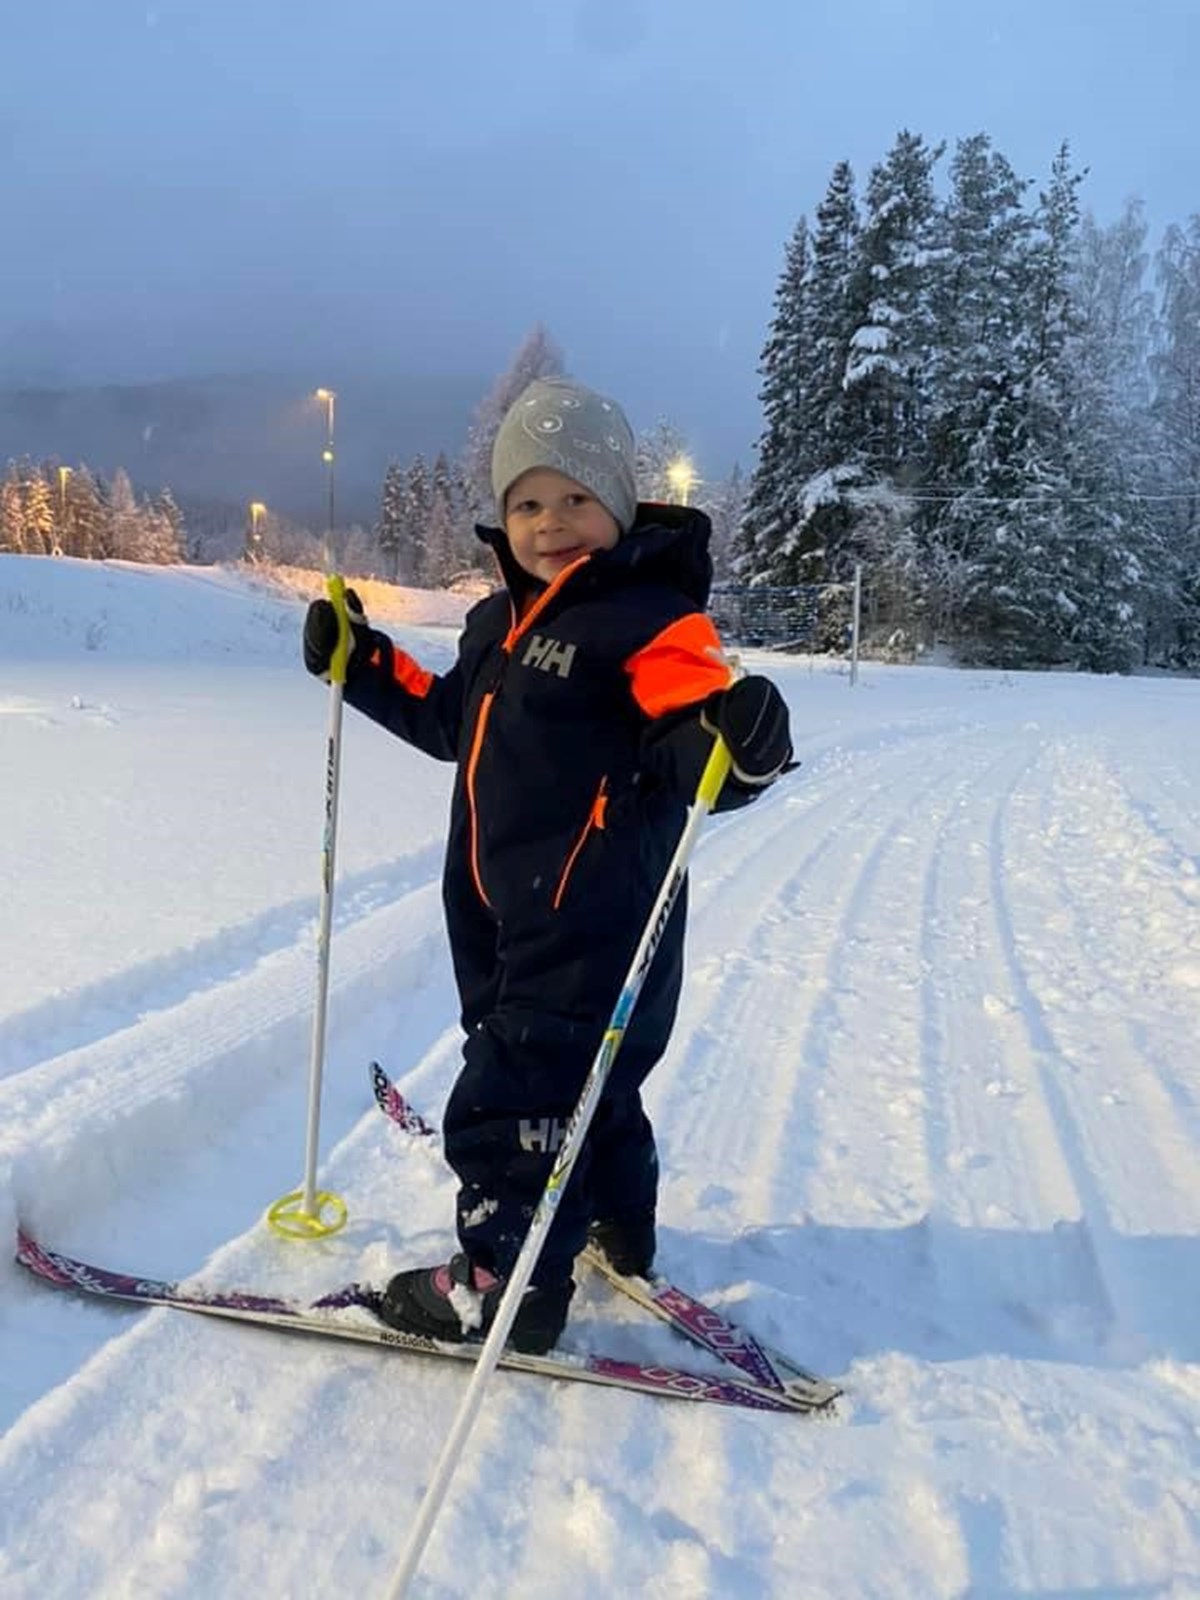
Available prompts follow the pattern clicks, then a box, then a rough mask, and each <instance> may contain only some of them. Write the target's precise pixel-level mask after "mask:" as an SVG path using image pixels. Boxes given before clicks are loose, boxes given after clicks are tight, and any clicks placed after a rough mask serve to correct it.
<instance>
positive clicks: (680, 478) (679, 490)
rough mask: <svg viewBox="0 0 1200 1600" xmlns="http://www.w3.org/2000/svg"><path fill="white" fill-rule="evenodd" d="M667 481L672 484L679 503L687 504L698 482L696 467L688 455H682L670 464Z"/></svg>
mask: <svg viewBox="0 0 1200 1600" xmlns="http://www.w3.org/2000/svg"><path fill="white" fill-rule="evenodd" d="M667 482H668V483H669V484H670V485H671V488H672V490H673V491H674V494H675V498H676V500H677V501H678V503H679V504H680V505H681V506H686V505H687V504H688V500H689V496H690V495H691V492H692V488H693V486H694V484H695V482H696V469H695V467H693V466H692V463H691V462H690V461H689V460H688V458H687V457H686V456H680V457H679V458H678V460H676V461H672V462H671V464H670V466H668V468H667Z"/></svg>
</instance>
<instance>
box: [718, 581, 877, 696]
mask: <svg viewBox="0 0 1200 1600" xmlns="http://www.w3.org/2000/svg"><path fill="white" fill-rule="evenodd" d="M861 594H862V572H861V568H856V569H855V574H854V579H853V581H852V582H850V583H804V584H795V585H789V586H778V585H767V584H761V585H752V584H737V583H718V584H714V585H713V590H712V594H711V596H710V597H709V602H708V609H709V614H710V615H711V617H712V619H713V622H714V623H715V625H716V628H717V632H718V633H719V634H720V635H721V636H722V638H724V639H728V640H729V641H730V642H732V643H734V644H740V645H748V646H751V647H753V648H758V649H767V650H796V651H807V652H811V653H812V654H814V655H837V656H847V657H848V658H849V659H850V663H851V670H852V675H853V673H854V672H855V671H856V670H857V665H858V642H859V621H860V613H861Z"/></svg>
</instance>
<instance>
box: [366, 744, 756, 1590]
mask: <svg viewBox="0 0 1200 1600" xmlns="http://www.w3.org/2000/svg"><path fill="white" fill-rule="evenodd" d="M728 773H729V750H728V747H727V746H726V744H725V742H724V740H723V739H720V738H718V739H717V740H716V741H715V742H714V744H713V748H712V752H711V754H710V755H709V758H708V761H707V763H706V764H705V768H704V772H703V773H702V774H701V778H700V782H699V785H698V786H697V789H696V797H695V799H694V800H693V802H692V806H691V809H690V811H689V812H688V818H687V822H686V823H685V824H684V829H683V832H682V833H681V834H680V837H679V843H678V845H676V847H675V854H674V855H673V856H672V858H671V864H670V866H669V867H668V868H667V872H666V876H665V877H664V879H663V882H662V887H661V888H660V889H659V891H658V898H657V899H656V900H655V902H654V907H653V909H652V910H651V912H650V916H649V918H648V919H647V921H646V926H645V928H644V930H643V932H642V937H641V939H640V940H639V941H638V947H637V950H636V951H635V953H634V957H633V960H632V962H631V963H630V966H629V972H628V974H627V975H626V978H625V982H624V985H623V986H622V989H621V993H620V995H619V996H618V997H617V1003H616V1005H615V1006H614V1008H613V1013H612V1016H611V1018H610V1019H609V1023H608V1027H607V1028H606V1029H605V1032H604V1038H603V1039H602V1041H601V1043H600V1048H599V1050H598V1051H597V1052H596V1058H595V1060H594V1061H593V1062H592V1066H591V1070H590V1071H589V1073H588V1075H587V1079H586V1080H585V1082H584V1085H583V1090H582V1092H581V1094H580V1097H579V1103H578V1105H577V1106H576V1107H575V1110H574V1112H573V1114H572V1116H571V1120H570V1122H569V1123H568V1124H567V1131H566V1134H565V1136H564V1138H563V1142H562V1145H561V1146H560V1148H559V1152H558V1157H557V1159H556V1161H555V1163H554V1170H553V1171H552V1172H551V1174H550V1177H549V1179H548V1180H547V1183H546V1187H545V1189H544V1190H543V1192H542V1198H541V1199H540V1200H539V1201H538V1207H537V1210H536V1211H535V1212H534V1215H533V1221H532V1222H531V1223H530V1225H529V1232H528V1233H527V1234H526V1236H525V1243H524V1244H523V1245H522V1246H521V1253H520V1254H519V1255H518V1257H517V1260H516V1263H515V1265H514V1267H513V1270H512V1275H511V1276H510V1278H509V1280H508V1283H507V1285H506V1286H505V1290H504V1294H503V1295H502V1296H501V1299H500V1304H499V1305H498V1306H497V1308H496V1316H495V1319H494V1321H493V1322H492V1326H491V1330H490V1331H489V1333H488V1336H487V1339H486V1340H485V1341H484V1345H483V1348H482V1349H481V1351H480V1352H479V1359H478V1361H477V1362H476V1363H475V1370H474V1372H473V1373H472V1374H471V1381H470V1383H469V1384H468V1385H467V1392H466V1394H465V1395H464V1396H463V1399H462V1404H461V1405H460V1406H459V1409H458V1415H457V1416H456V1417H455V1419H454V1423H453V1425H452V1427H451V1429H450V1434H449V1437H448V1438H447V1440H446V1443H445V1445H444V1446H443V1447H442V1453H441V1456H440V1457H439V1459H438V1463H437V1466H436V1467H435V1468H434V1473H433V1477H432V1478H431V1479H430V1481H429V1487H428V1488H427V1489H426V1491H425V1498H424V1499H423V1500H422V1502H421V1505H420V1508H419V1509H418V1511H417V1519H416V1521H415V1523H414V1524H413V1527H412V1531H411V1533H410V1534H409V1537H408V1544H407V1546H406V1548H405V1551H404V1554H403V1556H402V1557H401V1560H400V1564H399V1566H398V1567H397V1569H396V1572H395V1574H394V1576H393V1578H392V1583H391V1587H390V1588H389V1589H388V1593H387V1600H403V1596H404V1595H406V1594H407V1593H408V1588H409V1585H410V1583H411V1582H412V1580H413V1578H414V1577H415V1576H416V1571H417V1568H418V1566H419V1565H420V1562H421V1556H422V1555H423V1554H424V1551H425V1546H426V1544H427V1543H428V1541H429V1535H430V1533H431V1532H432V1531H433V1525H434V1523H435V1522H436V1520H437V1516H438V1513H439V1512H440V1510H441V1508H442V1503H443V1501H444V1500H445V1498H446V1492H447V1490H448V1489H449V1487H450V1481H451V1479H452V1478H453V1476H454V1472H455V1469H456V1468H457V1466H458V1462H459V1458H460V1456H461V1455H462V1452H463V1447H464V1445H465V1444H466V1442H467V1438H468V1436H469V1434H470V1432H471V1429H472V1427H473V1426H474V1424H475V1418H476V1417H477V1416H478V1414H479V1408H480V1406H481V1404H482V1403H483V1395H484V1390H485V1388H486V1387H487V1382H488V1379H489V1378H490V1377H491V1375H492V1373H493V1372H494V1371H495V1368H496V1363H497V1362H498V1361H499V1359H500V1353H501V1351H502V1350H503V1349H504V1344H505V1341H506V1340H507V1338H508V1335H509V1332H510V1330H511V1328H512V1325H513V1322H514V1320H515V1318H516V1315H517V1311H518V1309H519V1307H520V1304H521V1297H522V1296H523V1295H524V1293H525V1290H526V1288H527V1287H528V1284H529V1279H530V1277H531V1276H532V1274H533V1269H534V1267H535V1266H536V1265H537V1262H538V1257H539V1256H540V1255H541V1253H542V1245H543V1244H544V1242H545V1239H546V1235H547V1233H548V1232H549V1231H550V1225H551V1223H552V1222H553V1221H554V1218H555V1215H556V1213H557V1211H558V1204H559V1201H560V1200H561V1199H562V1196H563V1192H564V1190H565V1189H566V1186H567V1182H568V1180H569V1178H570V1176H571V1173H572V1171H573V1170H574V1168H575V1163H576V1161H577V1160H578V1158H579V1152H580V1150H581V1149H582V1148H583V1141H584V1139H585V1138H586V1137H587V1131H588V1128H589V1126H590V1125H591V1121H592V1117H593V1115H594V1114H595V1110H596V1106H597V1105H598V1104H599V1101H600V1095H601V1092H602V1091H603V1089H604V1085H605V1082H606V1081H607V1079H608V1075H609V1072H610V1071H611V1069H612V1064H613V1061H614V1060H615V1058H616V1054H617V1051H618V1050H619V1049H620V1048H621V1041H622V1039H623V1038H624V1036H625V1030H626V1028H627V1027H628V1026H629V1018H630V1016H631V1015H632V1014H633V1008H634V1006H635V1005H636V1004H637V999H638V996H639V994H640V993H641V991H642V985H643V984H644V982H645V981H646V974H647V972H648V971H649V970H650V964H651V962H652V961H653V960H654V955H655V952H656V951H657V949H658V946H659V943H660V942H661V940H662V936H663V932H664V931H665V929H666V926H667V922H668V919H669V918H670V915H671V908H672V907H673V906H674V904H675V901H676V899H677V898H678V896H679V891H680V889H681V887H682V885H683V880H684V877H685V876H686V874H687V867H688V861H689V860H690V858H691V854H692V850H693V849H694V847H695V843H696V839H697V838H698V836H699V833H700V829H701V827H702V826H703V824H704V819H705V817H706V816H707V815H708V813H709V812H710V811H711V810H712V808H713V806H714V805H715V804H716V800H717V796H718V795H719V794H720V792H721V786H722V784H723V783H724V782H725V779H726V777H727V775H728Z"/></svg>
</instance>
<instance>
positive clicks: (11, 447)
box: [0, 373, 489, 526]
mask: <svg viewBox="0 0 1200 1600" xmlns="http://www.w3.org/2000/svg"><path fill="white" fill-rule="evenodd" d="M316 378H317V380H318V381H322V382H325V383H328V384H330V385H331V386H333V387H335V388H336V390H337V396H338V398H337V409H336V413H335V415H336V444H337V463H336V480H335V481H336V488H337V518H338V522H339V523H348V522H353V521H358V522H364V523H366V522H370V521H372V520H373V519H374V517H375V516H376V514H377V511H378V504H379V491H380V488H381V486H382V483H383V474H384V470H385V468H386V466H387V464H388V462H389V460H392V459H399V460H402V461H407V460H408V459H409V458H410V457H411V456H413V455H415V454H416V452H417V451H423V452H425V453H427V454H430V455H432V454H436V452H437V451H438V450H441V449H444V450H448V451H451V452H454V451H457V450H458V449H460V448H461V446H462V443H463V441H464V439H465V437H466V432H467V428H468V426H469V424H470V421H471V418H472V416H473V414H474V411H475V407H476V406H477V405H478V403H479V400H480V399H481V397H482V395H483V393H484V391H485V390H486V388H487V386H488V381H489V380H488V379H487V378H486V377H482V378H480V379H479V380H478V382H473V381H471V380H468V379H466V378H463V377H461V376H458V377H445V376H438V377H429V376H427V375H425V374H423V373H422V374H408V375H401V376H398V377H397V378H396V379H395V380H385V379H381V378H379V377H378V376H369V377H355V376H345V377H341V378H339V377H338V375H336V374H330V373H322V374H317V375H316ZM314 386H315V385H314V384H313V383H310V382H309V381H307V379H300V378H297V377H296V376H294V375H292V374H286V373H267V374H231V375H226V376H212V377H200V378H185V379H174V380H170V381H164V382H159V383H139V384H102V385H95V386H91V387H72V388H50V387H45V388H37V387H32V386H31V387H23V388H18V387H11V388H0V470H2V469H3V466H4V464H5V462H7V461H8V460H9V459H10V458H14V457H19V456H31V457H33V458H35V459H41V458H47V457H49V458H55V459H57V460H61V461H64V462H67V463H68V464H74V463H78V462H86V464H87V465H88V466H90V467H91V468H92V469H93V470H94V471H96V472H98V473H100V474H101V475H102V476H104V477H109V476H111V474H112V473H113V471H114V470H115V469H116V468H117V467H124V468H126V470H127V471H128V472H129V475H130V477H131V478H132V479H133V481H134V484H135V485H136V486H137V487H138V488H139V489H144V490H149V491H153V490H157V489H161V488H163V487H170V488H171V489H172V490H173V491H174V493H175V496H176V498H177V499H178V500H179V501H180V503H181V504H182V505H185V506H186V505H187V504H188V503H193V504H198V505H199V504H202V505H205V506H207V507H210V508H212V507H218V506H221V505H223V504H228V505H229V506H231V507H244V506H245V504H246V503H247V502H248V501H250V500H264V501H266V502H267V504H268V505H270V506H271V507H272V508H273V509H275V510H277V511H280V512H282V513H284V514H285V515H287V516H289V517H292V518H294V519H296V520H297V521H302V522H307V523H310V524H315V525H318V526H319V525H320V523H321V521H322V519H323V518H324V515H325V504H326V502H325V492H326V478H325V468H324V466H323V464H322V461H321V452H322V449H323V447H324V442H325V435H324V411H323V409H322V407H321V406H320V405H319V404H318V403H317V402H316V401H315V400H314V399H313V398H312V390H313V387H314Z"/></svg>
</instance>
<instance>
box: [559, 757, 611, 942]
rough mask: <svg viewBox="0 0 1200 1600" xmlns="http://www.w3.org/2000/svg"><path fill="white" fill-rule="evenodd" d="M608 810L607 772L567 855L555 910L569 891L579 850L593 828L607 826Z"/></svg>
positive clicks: (560, 878)
mask: <svg viewBox="0 0 1200 1600" xmlns="http://www.w3.org/2000/svg"><path fill="white" fill-rule="evenodd" d="M607 811H608V776H607V774H606V775H605V776H604V777H603V778H601V779H600V787H599V788H598V789H597V790H596V798H595V799H594V800H593V801H592V809H591V810H590V811H589V812H588V815H587V821H586V822H585V823H584V825H583V827H582V829H581V830H580V833H579V837H578V838H577V839H576V841H575V843H574V845H573V846H572V849H571V854H570V855H569V856H568V857H567V859H566V861H565V863H564V864H563V869H562V873H561V875H560V877H559V880H558V888H557V889H556V890H555V891H554V902H553V904H554V909H555V911H557V910H558V908H559V906H561V905H562V900H563V896H564V895H565V894H566V892H567V884H568V883H569V882H570V879H571V874H572V872H574V870H575V863H576V861H577V860H578V859H579V852H580V851H581V850H582V849H583V847H584V845H585V844H586V843H587V842H588V840H589V838H590V837H591V835H592V830H593V829H602V828H603V827H604V826H605V822H606V813H607Z"/></svg>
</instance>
